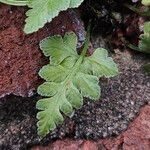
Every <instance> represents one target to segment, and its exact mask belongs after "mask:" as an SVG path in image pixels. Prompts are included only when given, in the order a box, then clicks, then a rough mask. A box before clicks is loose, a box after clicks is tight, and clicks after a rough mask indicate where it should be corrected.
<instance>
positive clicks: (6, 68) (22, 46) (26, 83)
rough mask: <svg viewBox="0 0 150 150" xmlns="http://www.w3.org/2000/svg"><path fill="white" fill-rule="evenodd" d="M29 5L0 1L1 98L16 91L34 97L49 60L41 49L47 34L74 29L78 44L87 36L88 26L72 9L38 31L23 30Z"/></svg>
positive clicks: (15, 93)
mask: <svg viewBox="0 0 150 150" xmlns="http://www.w3.org/2000/svg"><path fill="white" fill-rule="evenodd" d="M26 10H27V8H25V7H13V6H7V5H3V4H0V56H1V59H0V98H1V97H4V96H5V95H9V94H14V95H18V96H23V97H26V96H27V97H30V96H32V95H33V94H34V91H35V90H36V88H37V86H38V85H39V84H40V83H41V80H40V79H39V77H38V71H39V69H40V68H41V67H42V66H43V65H44V64H45V63H47V60H46V59H45V57H44V56H43V54H42V53H41V51H40V49H39V46H38V45H39V41H40V40H42V39H43V38H45V37H47V36H50V35H54V34H61V35H64V33H65V32H68V31H74V32H75V33H76V34H77V35H78V38H79V43H78V47H80V46H81V45H82V42H83V40H84V35H85V33H84V26H83V22H82V21H81V19H80V17H79V15H78V14H77V12H75V11H73V10H69V11H67V12H62V13H61V14H60V15H59V17H57V18H55V19H54V20H53V21H52V22H51V23H49V24H47V25H46V26H45V27H44V28H43V29H40V30H39V31H38V32H36V33H33V34H30V35H25V33H24V32H23V27H24V20H25V12H26Z"/></svg>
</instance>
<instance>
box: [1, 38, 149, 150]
mask: <svg viewBox="0 0 150 150" xmlns="http://www.w3.org/2000/svg"><path fill="white" fill-rule="evenodd" d="M94 41H95V42H96V41H97V42H98V43H100V41H99V40H96V39H95V40H94ZM96 45H97V46H99V45H98V44H96ZM115 51H116V55H114V60H115V61H116V62H117V64H118V65H119V68H120V74H119V75H118V76H117V77H115V78H111V79H109V80H106V79H101V80H100V84H101V88H102V96H101V99H100V100H99V101H97V102H92V101H91V100H87V99H85V101H84V106H83V107H82V108H81V109H80V110H77V111H76V112H75V114H74V116H73V117H72V118H66V119H65V122H64V123H63V124H62V125H60V126H58V128H57V129H55V130H54V131H53V132H51V133H50V134H48V135H47V136H46V137H45V138H44V139H40V137H39V136H38V135H37V131H36V130H37V127H36V122H37V120H36V113H37V110H36V107H35V104H36V101H37V100H38V99H40V97H39V96H34V97H31V98H21V97H14V96H7V97H5V98H3V99H2V100H1V101H0V114H1V115H0V122H1V124H0V149H2V150H7V149H10V150H22V149H25V150H26V149H29V148H31V147H32V146H34V145H39V144H40V145H47V144H48V143H49V142H52V141H54V140H57V139H63V138H65V137H72V138H73V139H77V138H78V139H91V140H99V139H104V138H108V137H114V136H116V135H119V134H120V133H121V132H123V131H125V130H126V129H127V127H128V125H129V123H130V122H131V121H132V120H133V119H134V118H135V116H136V115H137V113H138V112H139V109H140V107H141V106H143V105H144V104H147V103H148V102H150V76H148V75H146V74H144V72H143V71H142V69H141V65H142V64H144V63H146V62H147V61H148V59H147V57H146V56H144V55H141V54H135V53H134V54H133V53H131V52H130V51H124V52H120V51H117V50H115ZM147 114H148V113H147ZM121 139H122V138H120V140H121ZM120 140H119V141H120ZM110 141H111V140H110ZM119 141H117V142H119ZM112 142H114V141H112ZM108 145H109V143H108ZM115 145H116V144H115Z"/></svg>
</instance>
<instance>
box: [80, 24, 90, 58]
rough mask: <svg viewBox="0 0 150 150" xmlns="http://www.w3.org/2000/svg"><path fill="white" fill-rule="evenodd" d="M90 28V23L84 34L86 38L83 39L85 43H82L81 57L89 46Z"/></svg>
mask: <svg viewBox="0 0 150 150" xmlns="http://www.w3.org/2000/svg"><path fill="white" fill-rule="evenodd" d="M90 29H91V23H90V24H89V26H88V29H87V34H86V39H85V43H84V48H83V50H82V53H81V56H83V57H84V56H85V55H86V53H87V50H88V48H89V43H90Z"/></svg>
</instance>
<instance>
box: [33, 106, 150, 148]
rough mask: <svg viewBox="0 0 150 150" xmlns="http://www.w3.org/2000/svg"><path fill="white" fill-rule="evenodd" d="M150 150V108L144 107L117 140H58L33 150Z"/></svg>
mask: <svg viewBox="0 0 150 150" xmlns="http://www.w3.org/2000/svg"><path fill="white" fill-rule="evenodd" d="M48 149H50V150H70V149H71V150H79V149H80V150H149V149H150V106H149V105H147V106H145V107H143V108H142V109H141V111H140V114H139V116H138V117H137V118H136V119H135V120H134V121H133V122H132V123H131V125H130V126H129V128H128V130H127V131H125V132H124V133H122V134H121V135H120V136H118V137H117V138H112V139H105V140H99V141H96V142H93V141H85V140H72V139H65V140H58V141H56V142H53V143H51V144H49V145H48V146H47V147H40V146H37V147H34V148H33V149H32V150H48Z"/></svg>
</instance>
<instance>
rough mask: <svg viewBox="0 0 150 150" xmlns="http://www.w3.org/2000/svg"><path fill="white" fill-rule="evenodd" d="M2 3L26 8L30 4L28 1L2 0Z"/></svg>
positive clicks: (0, 0)
mask: <svg viewBox="0 0 150 150" xmlns="http://www.w3.org/2000/svg"><path fill="white" fill-rule="evenodd" d="M0 2H1V3H4V4H8V5H14V6H26V5H27V4H28V2H29V1H28V0H0Z"/></svg>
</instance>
